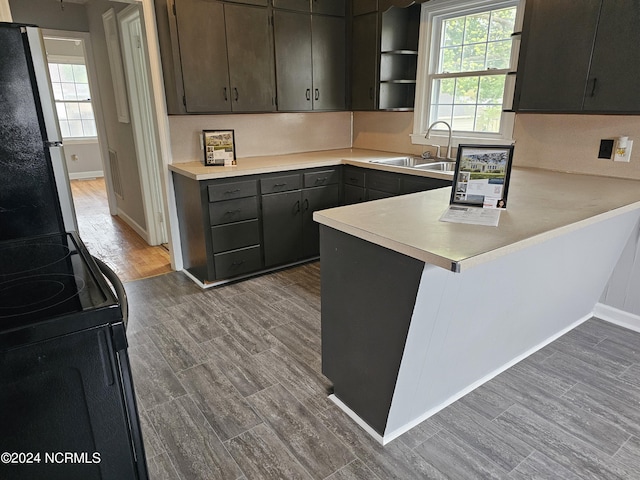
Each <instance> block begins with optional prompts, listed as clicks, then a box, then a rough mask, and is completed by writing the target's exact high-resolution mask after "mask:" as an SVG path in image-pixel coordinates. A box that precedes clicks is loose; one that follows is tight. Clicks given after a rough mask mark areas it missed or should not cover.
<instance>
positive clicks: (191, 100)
mask: <svg viewBox="0 0 640 480" xmlns="http://www.w3.org/2000/svg"><path fill="white" fill-rule="evenodd" d="M175 19H176V39H177V43H178V45H179V47H178V52H177V53H178V55H179V59H178V62H177V63H178V64H179V65H180V67H181V73H182V82H181V84H182V87H183V94H184V102H183V103H184V109H185V111H186V112H187V113H210V112H230V111H233V112H263V111H273V110H275V88H274V84H275V81H274V67H273V54H272V42H271V27H270V24H269V14H268V10H267V9H266V8H260V7H253V6H244V5H235V4H231V3H226V4H225V3H221V2H216V1H211V0H176V1H175ZM165 53H168V52H165ZM174 54H175V52H174ZM249 59H250V60H251V61H248V60H249ZM163 62H164V61H163ZM174 63H176V62H175V60H174ZM176 88H179V87H177V86H176ZM178 95H179V93H178ZM168 103H169V102H168ZM170 113H180V112H170Z"/></svg>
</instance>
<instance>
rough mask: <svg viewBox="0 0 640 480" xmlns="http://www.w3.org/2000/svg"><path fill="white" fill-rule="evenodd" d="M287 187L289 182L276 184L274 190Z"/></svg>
mask: <svg viewBox="0 0 640 480" xmlns="http://www.w3.org/2000/svg"><path fill="white" fill-rule="evenodd" d="M286 185H287V182H285V183H275V184H274V185H273V188H280V187H285V186H286Z"/></svg>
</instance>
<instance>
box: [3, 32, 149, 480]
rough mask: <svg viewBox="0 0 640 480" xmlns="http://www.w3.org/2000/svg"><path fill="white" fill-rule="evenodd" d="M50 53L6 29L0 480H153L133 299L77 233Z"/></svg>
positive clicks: (37, 41)
mask: <svg viewBox="0 0 640 480" xmlns="http://www.w3.org/2000/svg"><path fill="white" fill-rule="evenodd" d="M43 51H44V50H43V47H42V38H41V34H40V31H39V30H38V29H37V28H35V27H32V26H25V25H18V24H13V23H0V479H2V480H13V479H16V480H18V479H26V478H33V479H40V478H42V479H44V478H46V479H61V480H62V479H65V480H69V479H71V480H73V479H78V480H90V479H103V480H104V479H113V480H128V479H146V478H148V476H147V468H146V463H145V457H144V448H143V443H142V435H141V431H140V422H139V416H138V411H137V406H136V400H135V393H134V387H133V380H132V378H131V370H130V364H129V357H128V353H127V338H126V315H127V308H128V306H127V299H126V294H125V291H124V288H123V286H122V284H121V283H120V281H119V280H118V278H117V277H116V276H115V275H114V274H113V272H112V271H110V269H109V268H108V267H107V266H106V265H105V264H104V263H103V262H101V261H100V260H97V259H94V258H93V257H92V256H91V255H90V253H89V252H88V251H87V249H86V247H85V246H84V244H83V243H82V241H81V239H80V237H79V236H78V234H77V232H76V231H75V230H76V229H75V225H76V223H75V213H74V211H73V203H72V201H71V196H70V189H69V185H68V181H67V179H66V172H65V169H64V163H63V162H64V156H63V154H62V144H61V141H60V136H59V128H58V126H57V121H56V119H55V116H54V108H55V106H54V105H53V101H52V100H51V94H50V87H49V82H48V80H47V75H48V73H47V66H46V62H45V61H44V55H43ZM61 162H62V163H61Z"/></svg>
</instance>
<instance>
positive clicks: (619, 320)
mask: <svg viewBox="0 0 640 480" xmlns="http://www.w3.org/2000/svg"><path fill="white" fill-rule="evenodd" d="M593 316H594V317H598V318H600V319H601V320H604V321H605V322H609V323H613V324H615V325H619V326H621V327H624V328H628V329H629V330H633V331H634V332H640V315H636V314H635V313H629V312H625V311H624V310H620V309H618V308H615V307H612V306H609V305H605V304H604V303H596V306H595V307H594V309H593Z"/></svg>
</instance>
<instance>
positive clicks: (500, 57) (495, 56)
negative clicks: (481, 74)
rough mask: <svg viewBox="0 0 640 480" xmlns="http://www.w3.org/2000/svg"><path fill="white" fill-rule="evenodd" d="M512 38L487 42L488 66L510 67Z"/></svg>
mask: <svg viewBox="0 0 640 480" xmlns="http://www.w3.org/2000/svg"><path fill="white" fill-rule="evenodd" d="M510 60H511V39H509V40H503V41H501V42H491V43H489V44H487V68H509V62H510Z"/></svg>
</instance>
